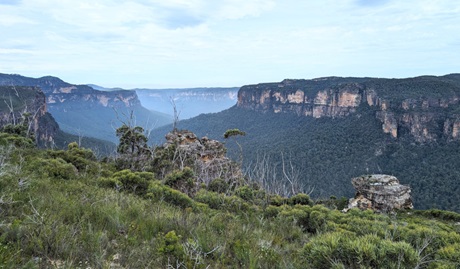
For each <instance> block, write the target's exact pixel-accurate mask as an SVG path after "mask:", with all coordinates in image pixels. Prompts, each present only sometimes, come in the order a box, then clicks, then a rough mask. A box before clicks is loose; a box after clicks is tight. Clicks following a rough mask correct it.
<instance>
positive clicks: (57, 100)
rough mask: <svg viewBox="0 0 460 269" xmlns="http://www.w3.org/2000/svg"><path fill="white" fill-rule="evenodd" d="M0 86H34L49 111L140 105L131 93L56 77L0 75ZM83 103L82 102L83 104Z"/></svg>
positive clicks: (133, 93)
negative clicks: (75, 83)
mask: <svg viewBox="0 0 460 269" xmlns="http://www.w3.org/2000/svg"><path fill="white" fill-rule="evenodd" d="M0 85H5V86H8V85H17V86H35V87H39V88H40V89H41V90H42V91H43V92H44V93H45V95H46V99H47V103H48V106H49V109H50V111H52V110H54V109H55V108H58V109H59V108H60V107H61V106H63V105H65V106H69V107H75V106H76V105H78V106H80V107H81V106H85V107H88V108H92V107H98V106H99V107H128V108H129V107H134V106H136V105H140V101H139V99H138V98H137V95H136V93H135V92H133V91H113V92H103V91H98V90H95V89H93V88H91V87H89V86H87V85H73V84H70V83H67V82H64V81H62V80H61V79H59V78H56V77H51V76H47V77H42V78H37V79H35V78H28V77H23V76H20V75H6V74H0ZM83 101H84V102H83Z"/></svg>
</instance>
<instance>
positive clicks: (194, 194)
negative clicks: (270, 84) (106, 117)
mask: <svg viewBox="0 0 460 269" xmlns="http://www.w3.org/2000/svg"><path fill="white" fill-rule="evenodd" d="M119 130H120V135H119V137H120V139H121V141H122V139H126V138H127V137H128V138H129V137H131V138H136V137H137V138H139V139H135V140H130V139H128V140H127V141H128V142H129V141H131V142H132V141H137V142H135V143H134V144H132V145H133V146H132V147H124V146H126V145H124V146H123V145H121V146H119V153H120V156H118V158H117V159H116V160H110V159H105V160H103V161H100V160H97V159H96V158H95V156H94V154H93V152H91V151H90V150H87V149H84V148H80V147H78V145H77V143H71V144H69V146H68V149H67V150H37V149H36V148H35V147H34V145H33V142H32V140H30V139H28V138H25V137H22V136H20V135H17V134H11V133H10V134H7V133H1V134H0V164H1V166H0V167H1V168H0V268H88V267H89V268H459V267H460V223H459V222H460V214H457V213H453V212H448V211H439V210H425V211H407V212H397V213H393V214H387V215H386V214H375V213H373V212H372V211H359V210H351V211H349V212H348V213H346V214H345V213H342V212H341V211H339V210H338V209H340V208H341V207H343V205H344V203H343V202H344V201H343V200H342V199H336V198H334V197H331V199H328V200H321V201H316V202H315V201H313V200H311V199H310V198H309V197H308V195H306V194H302V193H300V194H297V195H294V196H291V197H290V198H287V197H281V196H278V195H273V194H270V193H267V192H266V191H264V190H263V189H261V188H260V187H258V186H257V184H253V183H251V182H246V181H245V180H244V179H243V178H242V179H240V181H239V182H238V184H229V182H227V181H225V179H215V180H213V181H211V182H209V183H208V184H204V183H200V179H199V178H197V177H196V175H195V173H194V170H193V167H192V166H193V164H191V165H192V166H191V167H188V166H187V167H182V168H180V167H177V166H175V165H174V163H173V162H174V160H173V159H168V157H167V156H171V155H170V154H166V153H165V151H166V149H165V148H161V147H160V148H158V149H151V150H148V148H146V141H145V140H144V139H143V138H142V136H140V133H141V132H142V130H141V129H130V128H127V129H126V128H125V129H124V131H123V130H122V129H119ZM122 131H123V132H122ZM129 132H131V133H129ZM146 156H147V157H148V156H150V157H151V158H147V157H146ZM160 156H161V158H162V159H158V158H159V157H160ZM151 160H152V161H151ZM153 160H154V161H153ZM130 162H131V163H130ZM140 163H143V164H144V165H139V164H140ZM147 164H150V165H147ZM159 164H161V165H162V167H163V168H164V167H168V169H166V170H165V169H163V170H162V173H158V171H157V170H156V168H157V166H158V165H159ZM127 167H129V168H130V169H126V168H127ZM140 167H147V169H140Z"/></svg>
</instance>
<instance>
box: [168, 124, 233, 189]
mask: <svg viewBox="0 0 460 269" xmlns="http://www.w3.org/2000/svg"><path fill="white" fill-rule="evenodd" d="M166 140H167V141H166V143H165V144H164V145H163V147H164V148H165V149H166V150H168V149H169V148H173V149H174V154H173V155H174V158H173V162H174V163H175V166H176V167H179V168H182V169H183V168H184V167H186V166H189V167H191V168H193V170H194V172H195V174H196V175H197V178H199V179H200V180H201V183H205V184H209V182H211V181H212V180H214V179H217V178H220V179H222V180H224V181H226V182H228V183H235V182H236V181H237V180H238V179H241V178H242V171H241V169H240V166H239V165H238V164H236V163H235V162H233V161H232V160H230V159H229V158H228V157H226V152H227V150H226V148H225V147H224V145H223V144H222V143H221V142H219V141H217V140H212V139H208V138H207V137H203V138H201V139H199V138H197V136H196V135H195V134H194V133H192V132H190V131H187V130H182V131H173V132H170V133H168V134H167V135H166Z"/></svg>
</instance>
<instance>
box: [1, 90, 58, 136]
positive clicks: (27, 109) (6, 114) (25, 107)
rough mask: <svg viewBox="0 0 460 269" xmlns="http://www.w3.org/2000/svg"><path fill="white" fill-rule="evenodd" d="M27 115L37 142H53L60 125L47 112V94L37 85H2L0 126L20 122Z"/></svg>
mask: <svg viewBox="0 0 460 269" xmlns="http://www.w3.org/2000/svg"><path fill="white" fill-rule="evenodd" d="M25 115H28V116H26V117H27V120H28V121H29V123H30V125H29V127H30V131H32V132H33V133H34V134H35V138H36V142H37V144H43V143H53V140H54V137H55V135H56V133H57V131H58V129H59V126H58V125H57V123H56V122H55V121H54V119H53V118H52V116H51V115H50V114H49V113H48V112H47V106H46V97H45V94H44V93H43V92H42V91H41V90H40V89H39V88H37V87H20V86H19V87H16V86H0V126H4V125H6V124H20V123H21V122H22V121H23V120H24V117H25Z"/></svg>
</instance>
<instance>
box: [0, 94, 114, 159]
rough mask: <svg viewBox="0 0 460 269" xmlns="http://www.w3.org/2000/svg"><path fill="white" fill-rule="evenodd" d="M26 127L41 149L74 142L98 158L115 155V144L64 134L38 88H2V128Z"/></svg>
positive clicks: (0, 119)
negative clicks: (89, 150) (91, 151)
mask: <svg viewBox="0 0 460 269" xmlns="http://www.w3.org/2000/svg"><path fill="white" fill-rule="evenodd" d="M6 125H10V126H11V125H13V126H14V125H24V127H25V129H24V131H25V132H26V133H27V135H28V136H29V137H30V138H33V139H34V140H35V141H34V142H35V144H36V145H38V146H39V147H48V148H64V147H67V144H69V143H71V142H78V143H79V144H80V145H82V146H84V147H87V148H91V149H93V150H94V151H95V152H97V153H98V155H109V154H112V153H113V152H114V149H115V144H113V143H110V142H107V141H104V140H99V139H95V138H91V137H83V136H77V135H72V134H68V133H66V132H64V131H62V130H61V129H60V127H59V125H58V123H57V122H56V121H55V120H54V117H53V116H52V115H51V114H50V113H49V112H48V110H47V104H46V97H45V95H44V93H43V92H42V90H41V89H40V88H38V87H26V86H17V87H16V86H0V128H2V127H5V126H6Z"/></svg>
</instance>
